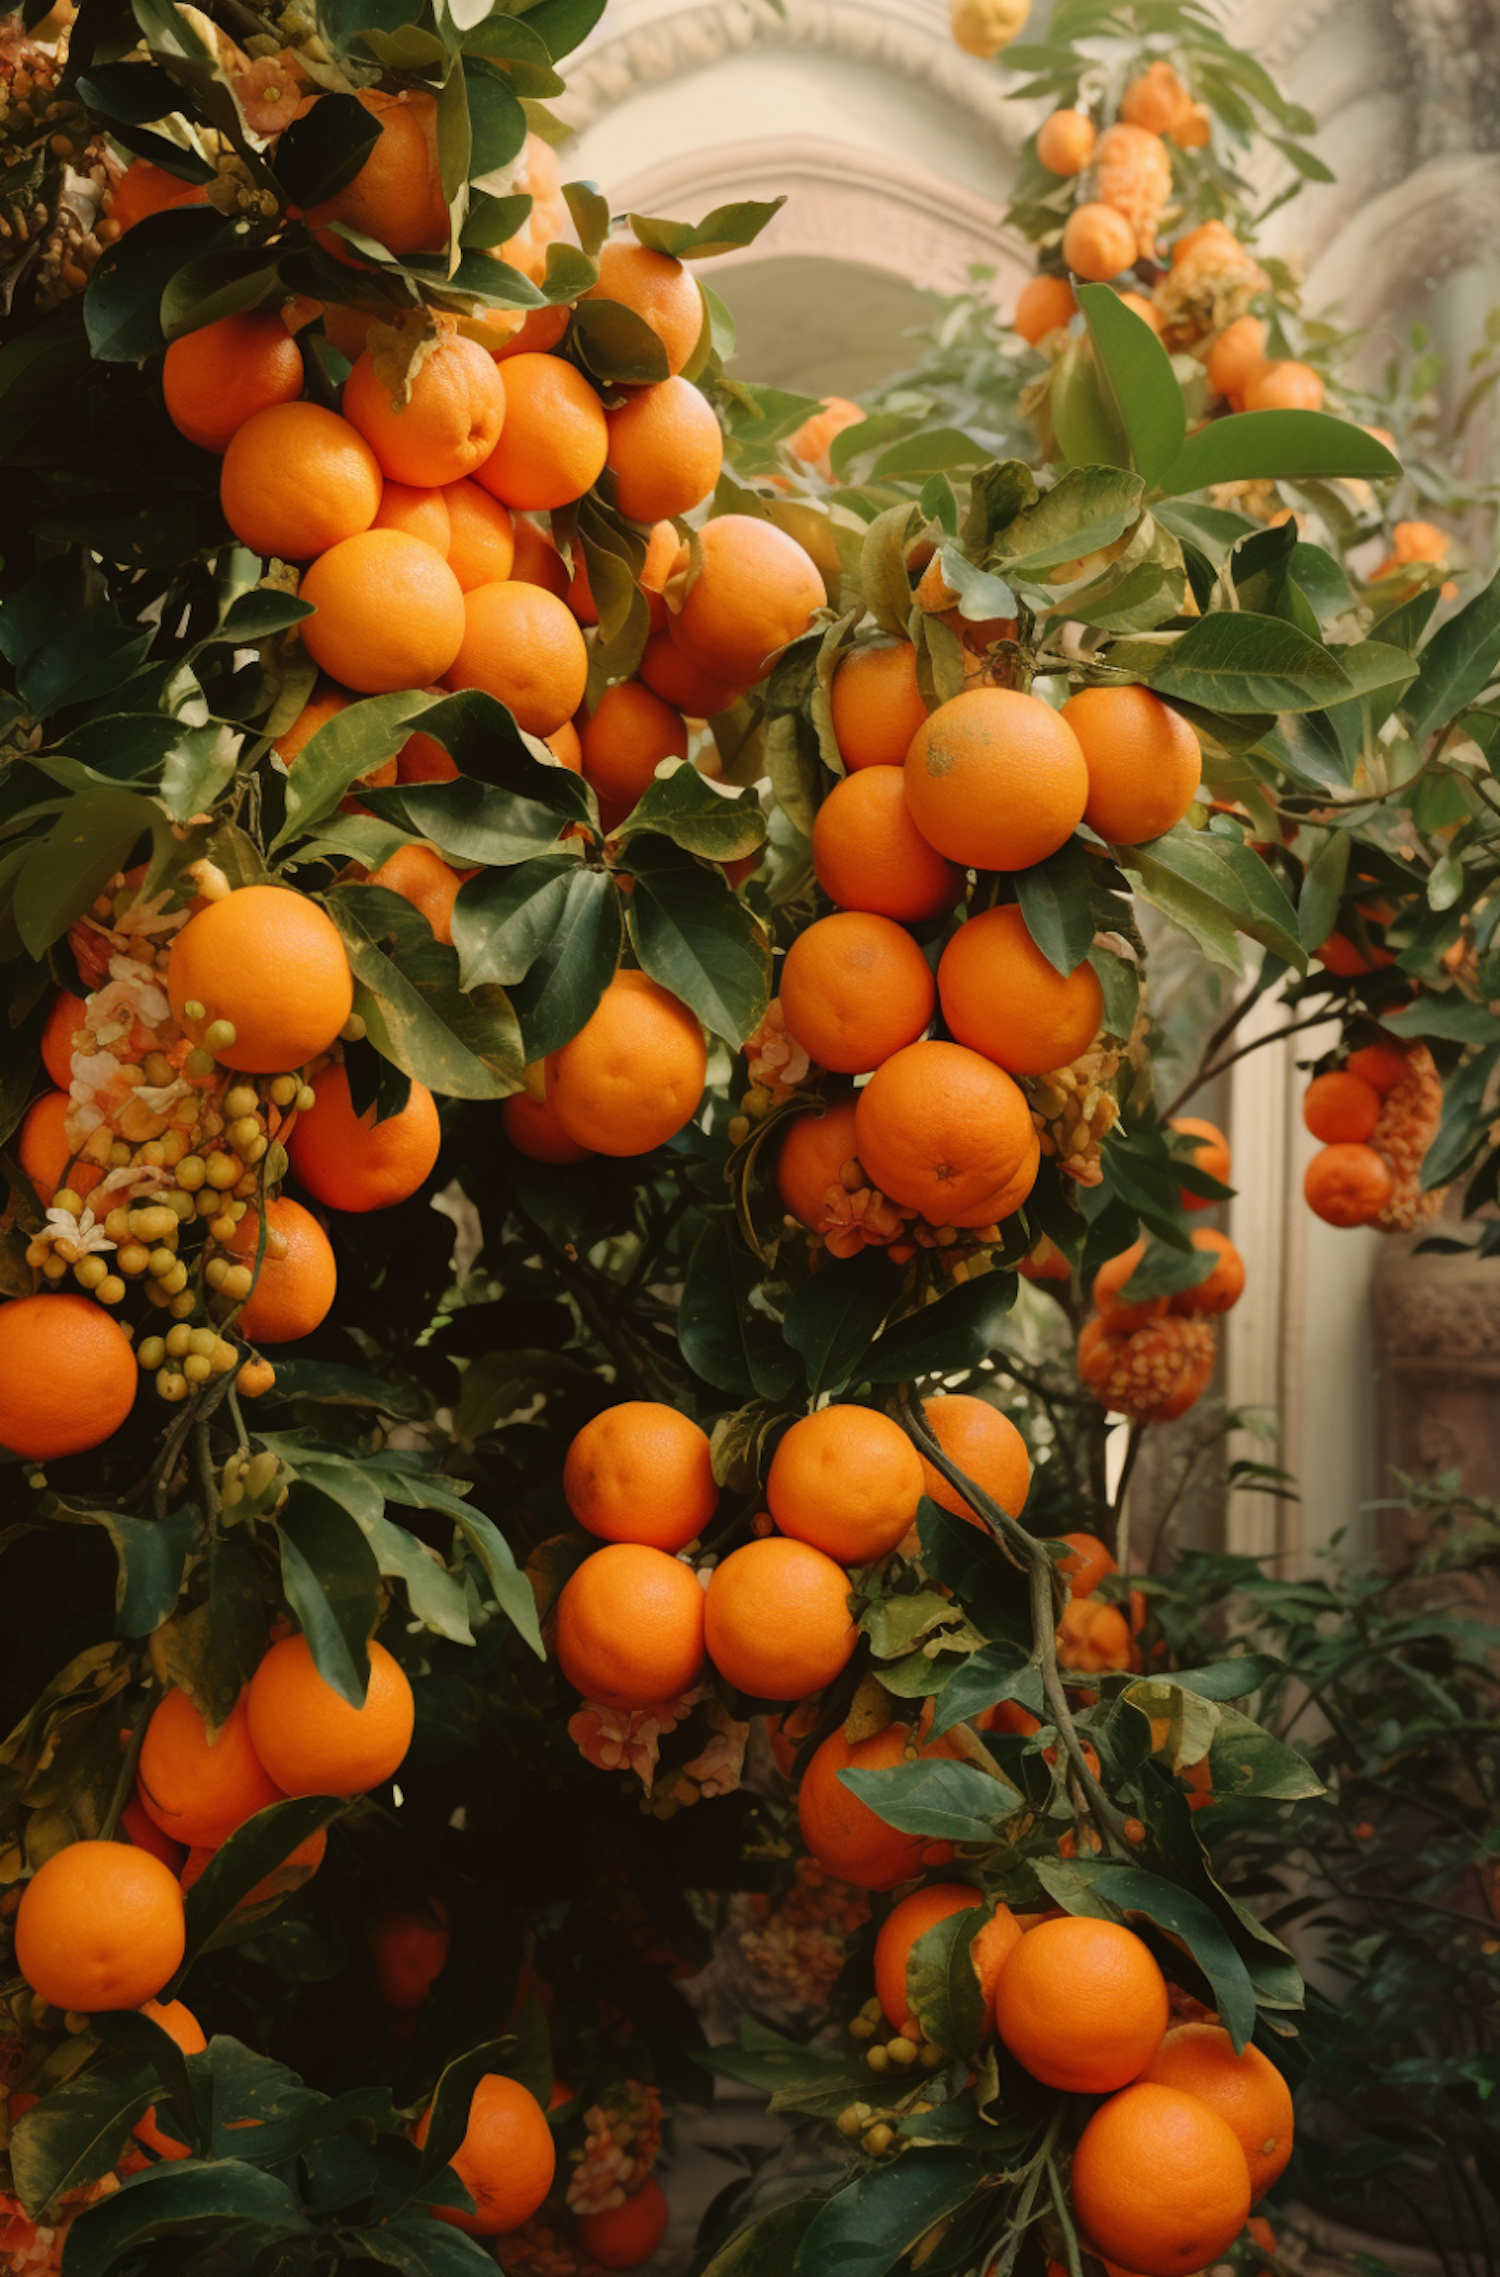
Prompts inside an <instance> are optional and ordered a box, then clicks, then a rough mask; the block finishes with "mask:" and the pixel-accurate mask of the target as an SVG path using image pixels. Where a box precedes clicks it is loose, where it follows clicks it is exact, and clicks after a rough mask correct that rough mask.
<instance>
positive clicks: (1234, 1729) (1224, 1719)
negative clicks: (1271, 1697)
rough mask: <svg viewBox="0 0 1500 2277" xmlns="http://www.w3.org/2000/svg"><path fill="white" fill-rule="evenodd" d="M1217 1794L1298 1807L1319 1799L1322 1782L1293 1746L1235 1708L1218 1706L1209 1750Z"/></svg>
mask: <svg viewBox="0 0 1500 2277" xmlns="http://www.w3.org/2000/svg"><path fill="white" fill-rule="evenodd" d="M1209 1768H1210V1770H1211V1772H1212V1774H1213V1786H1214V1793H1215V1794H1216V1795H1261V1796H1264V1797H1266V1798H1267V1799H1269V1800H1271V1801H1275V1802H1301V1801H1305V1800H1306V1799H1307V1798H1308V1797H1309V1796H1312V1795H1321V1794H1322V1792H1323V1786H1322V1782H1321V1781H1320V1780H1319V1778H1318V1777H1317V1774H1316V1773H1315V1772H1314V1770H1313V1768H1312V1765H1311V1764H1310V1763H1309V1762H1308V1761H1307V1760H1306V1758H1305V1757H1304V1756H1301V1755H1299V1754H1298V1753H1297V1750H1296V1749H1295V1748H1294V1747H1288V1746H1287V1744H1286V1742H1285V1741H1284V1740H1280V1739H1276V1738H1274V1737H1273V1736H1272V1734H1271V1733H1270V1732H1268V1731H1266V1730H1264V1729H1263V1727H1262V1726H1261V1725H1260V1724H1258V1723H1256V1722H1255V1721H1254V1720H1253V1719H1252V1718H1251V1717H1249V1716H1245V1715H1241V1713H1240V1711H1239V1709H1238V1708H1231V1707H1224V1706H1221V1707H1220V1709H1219V1720H1218V1723H1217V1725H1216V1727H1215V1730H1214V1738H1213V1745H1212V1747H1211V1748H1210V1749H1209Z"/></svg>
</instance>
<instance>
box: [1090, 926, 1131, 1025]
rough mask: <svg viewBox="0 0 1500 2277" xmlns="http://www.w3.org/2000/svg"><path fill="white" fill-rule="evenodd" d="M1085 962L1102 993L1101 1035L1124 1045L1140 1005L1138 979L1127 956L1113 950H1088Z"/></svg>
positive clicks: (1100, 948)
mask: <svg viewBox="0 0 1500 2277" xmlns="http://www.w3.org/2000/svg"><path fill="white" fill-rule="evenodd" d="M1089 963H1090V964H1091V965H1092V966H1093V968H1094V971H1095V974H1096V975H1097V977H1098V981H1099V986H1100V987H1101V988H1102V989H1103V991H1104V1032H1105V1034H1106V1035H1108V1036H1115V1037H1118V1039H1119V1040H1120V1042H1121V1043H1124V1042H1125V1041H1126V1039H1127V1038H1128V1037H1129V1036H1130V1034H1131V1032H1132V1030H1133V1029H1134V1027H1135V1019H1136V1014H1137V1012H1138V1011H1139V1009H1140V1002H1141V976H1140V972H1139V970H1138V968H1137V967H1136V966H1135V965H1134V964H1133V963H1132V962H1131V960H1130V959H1129V958H1128V957H1122V956H1120V955H1119V954H1118V953H1117V951H1115V950H1114V949H1106V948H1102V947H1099V948H1092V949H1090V951H1089Z"/></svg>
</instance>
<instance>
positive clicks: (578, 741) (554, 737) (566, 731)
mask: <svg viewBox="0 0 1500 2277" xmlns="http://www.w3.org/2000/svg"><path fill="white" fill-rule="evenodd" d="M542 740H543V742H544V743H545V744H546V746H547V749H548V750H549V751H550V752H551V754H552V756H553V758H554V759H555V760H556V761H557V764H558V765H559V767H566V768H567V769H568V770H569V772H570V773H571V774H574V775H581V774H582V773H583V739H582V737H581V736H580V735H579V733H578V730H577V728H576V727H575V726H574V724H573V722H572V721H571V720H570V719H565V720H564V721H563V723H562V726H561V727H555V728H554V729H553V730H552V733H551V734H550V735H548V736H544V737H543V738H542Z"/></svg>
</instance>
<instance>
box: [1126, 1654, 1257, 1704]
mask: <svg viewBox="0 0 1500 2277" xmlns="http://www.w3.org/2000/svg"><path fill="white" fill-rule="evenodd" d="M1282 1665H1283V1663H1282V1662H1281V1661H1279V1660H1277V1659H1276V1658H1275V1656H1274V1654H1272V1653H1268V1652H1236V1653H1230V1654H1229V1655H1228V1656H1227V1657H1226V1658H1225V1659H1223V1660H1213V1661H1209V1662H1208V1663H1207V1665H1206V1666H1204V1667H1202V1668H1174V1669H1173V1671H1172V1674H1171V1676H1170V1677H1169V1678H1164V1679H1161V1680H1160V1681H1163V1682H1166V1683H1169V1684H1176V1685H1178V1686H1179V1687H1180V1688H1181V1689H1182V1690H1183V1691H1184V1692H1196V1693H1197V1694H1198V1697H1199V1698H1200V1699H1202V1700H1243V1699H1244V1698H1245V1697H1246V1695H1247V1694H1248V1693H1250V1692H1258V1691H1259V1690H1260V1687H1261V1686H1262V1684H1264V1683H1266V1682H1267V1680H1268V1679H1269V1678H1270V1677H1272V1676H1274V1675H1275V1674H1276V1673H1277V1671H1278V1670H1279V1669H1280V1668H1281V1667H1282ZM1135 1690H1136V1687H1135V1686H1134V1685H1132V1686H1130V1687H1129V1691H1130V1693H1131V1694H1132V1695H1133V1694H1134V1692H1135Z"/></svg>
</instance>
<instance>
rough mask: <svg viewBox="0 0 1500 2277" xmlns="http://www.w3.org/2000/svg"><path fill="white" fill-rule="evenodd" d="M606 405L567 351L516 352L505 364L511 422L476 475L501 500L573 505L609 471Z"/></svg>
mask: <svg viewBox="0 0 1500 2277" xmlns="http://www.w3.org/2000/svg"><path fill="white" fill-rule="evenodd" d="M608 450H609V428H608V426H607V425H606V424H605V418H604V406H603V404H602V403H601V402H600V401H599V398H598V396H597V395H596V394H595V392H594V390H593V389H592V388H591V387H590V386H589V383H588V381H587V380H586V379H585V378H584V376H583V374H582V372H581V371H579V370H578V368H577V366H576V365H574V364H566V363H564V362H563V360H562V358H561V357H560V356H512V357H511V358H510V360H509V362H508V363H507V364H506V367H505V424H504V426H503V427H502V428H501V430H500V440H499V441H498V442H497V443H496V445H495V447H494V449H493V450H492V451H491V452H490V454H489V457H488V458H487V459H485V460H484V462H483V464H482V465H480V466H477V467H476V468H475V469H474V474H475V479H476V480H477V481H478V482H480V483H481V484H482V485H483V487H484V488H485V489H486V490H487V491H488V492H489V493H490V495H491V497H492V498H498V499H499V500H500V501H501V503H502V505H505V506H521V507H528V508H532V509H535V508H537V507H542V506H545V507H549V508H550V507H553V506H569V505H571V504H572V502H573V500H574V499H575V498H581V497H582V496H583V494H584V492H585V491H586V490H592V488H593V486H594V484H595V483H596V482H597V481H598V479H599V477H600V475H601V474H602V473H603V472H604V461H605V457H606V455H607V453H608Z"/></svg>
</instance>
